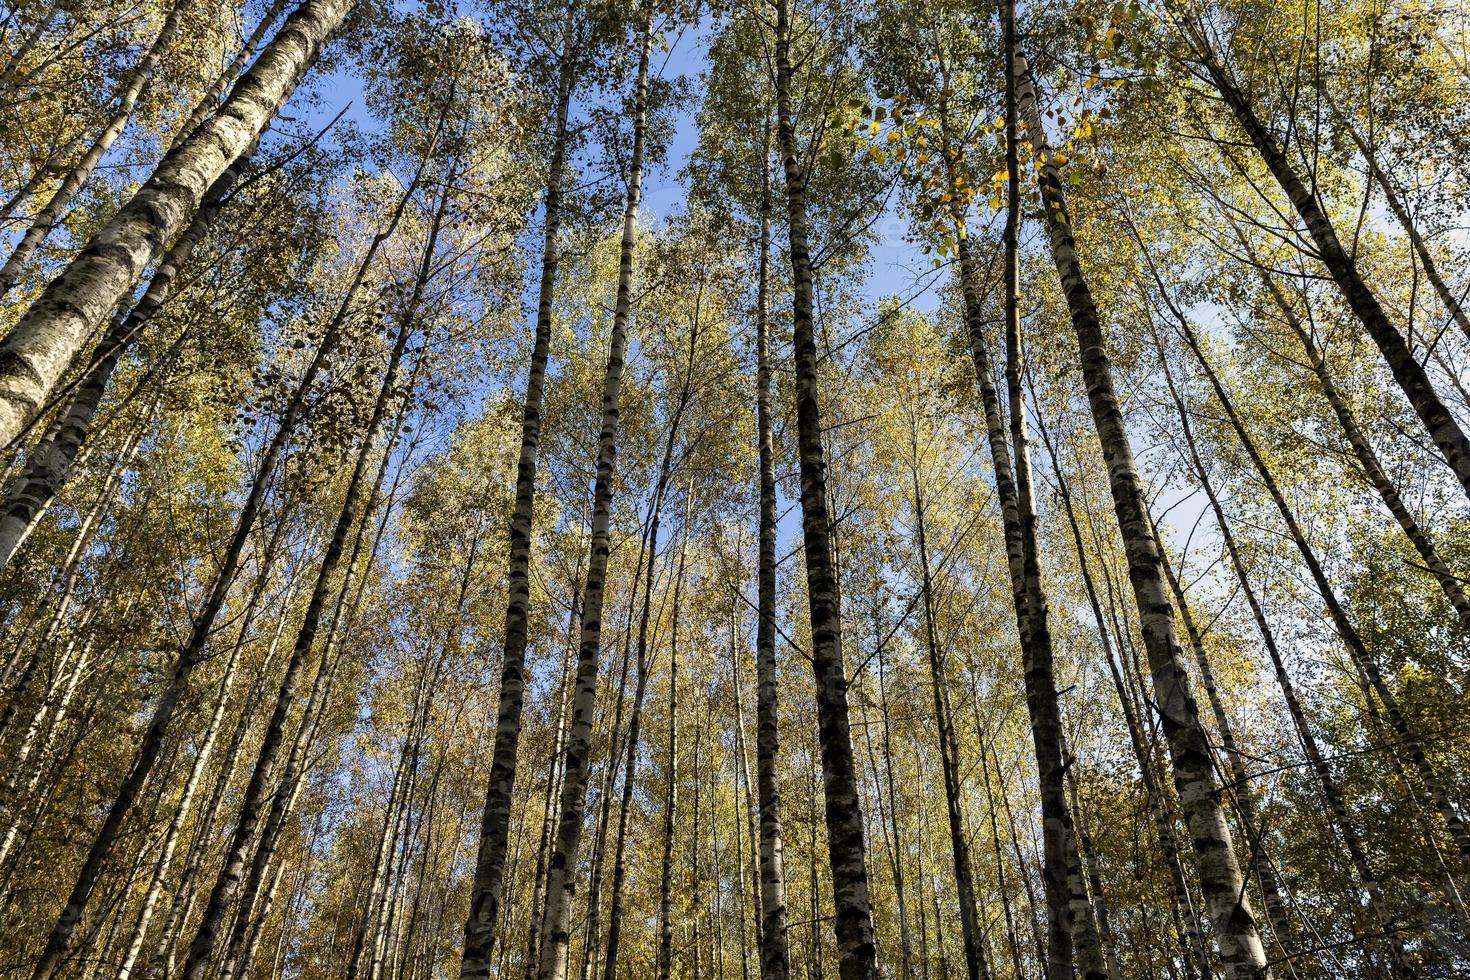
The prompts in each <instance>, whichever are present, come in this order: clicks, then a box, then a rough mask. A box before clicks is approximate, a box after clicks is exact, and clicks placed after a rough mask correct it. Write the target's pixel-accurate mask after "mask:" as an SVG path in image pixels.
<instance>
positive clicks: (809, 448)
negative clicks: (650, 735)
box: [775, 0, 879, 980]
mask: <svg viewBox="0 0 1470 980" xmlns="http://www.w3.org/2000/svg"><path fill="white" fill-rule="evenodd" d="M791 33H792V24H791V0H777V3H776V52H775V54H776V104H777V127H776V130H777V143H778V148H779V151H780V154H781V160H782V167H783V170H784V173H785V178H786V210H787V228H788V231H789V237H790V255H791V273H792V291H793V298H792V344H793V347H794V348H795V366H796V415H797V444H798V447H799V454H800V472H801V511H802V538H803V545H804V551H805V556H806V576H807V600H808V604H809V606H810V612H811V635H812V640H811V644H812V671H813V674H814V675H815V680H816V694H817V730H818V735H819V740H820V744H821V752H822V772H823V794H824V800H825V804H826V824H827V848H828V852H829V857H830V859H831V866H832V893H833V895H832V897H833V902H834V904H835V906H836V916H835V921H834V927H835V930H836V933H837V950H838V963H839V966H838V970H839V973H840V975H841V977H842V980H874V978H877V977H878V975H879V971H878V941H877V935H876V934H875V932H874V930H873V916H872V911H871V909H870V907H869V900H868V867H867V856H866V853H865V847H864V841H863V818H862V809H861V801H860V800H859V799H858V794H857V772H856V768H855V766H854V764H853V755H852V733H851V731H850V727H849V721H848V707H847V677H846V669H845V667H844V665H843V662H842V645H841V632H840V631H841V621H840V610H839V608H838V604H837V580H836V576H835V574H834V571H833V566H832V540H831V521H830V518H829V516H828V512H827V474H826V467H827V463H826V455H825V451H824V449H823V446H822V419H821V409H820V403H819V393H818V377H817V345H816V336H815V331H814V325H813V321H812V312H813V300H812V263H811V252H810V248H809V246H808V244H807V236H808V224H809V221H808V217H807V201H806V174H805V173H804V172H803V171H802V169H801V163H800V158H799V153H798V148H797V141H796V128H795V120H794V117H793V112H794V109H793V96H792V86H793V84H794V82H793V78H794V70H793V68H792V61H791Z"/></svg>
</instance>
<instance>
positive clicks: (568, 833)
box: [537, 0, 653, 980]
mask: <svg viewBox="0 0 1470 980" xmlns="http://www.w3.org/2000/svg"><path fill="white" fill-rule="evenodd" d="M639 19H640V25H639V32H640V36H639V55H638V72H637V77H636V81H635V84H634V95H633V147H632V156H631V159H630V162H629V171H628V194H627V200H626V204H625V207H624V211H623V233H622V241H621V244H620V246H619V257H618V286H617V296H616V299H615V300H614V310H613V323H612V330H611V335H610V337H609V338H608V356H607V371H606V373H605V375H604V377H603V387H602V431H601V433H600V435H599V436H598V449H597V476H596V481H595V484H594V489H593V504H592V542H591V552H590V556H589V558H588V562H587V579H586V584H585V586H584V587H583V599H582V639H581V648H580V649H579V651H578V653H577V687H576V692H577V693H576V696H575V698H574V700H573V702H572V726H571V730H570V733H569V736H568V738H567V747H566V762H565V766H566V775H565V776H564V777H563V785H562V791H561V814H560V816H559V819H558V824H557V831H556V849H555V850H554V851H553V852H552V855H551V866H550V869H549V870H548V872H547V885H546V915H545V919H544V921H543V923H542V926H541V950H540V958H541V962H540V965H539V967H538V969H537V976H538V977H539V978H540V980H564V978H565V977H566V969H567V947H568V945H569V943H570V941H571V917H572V897H573V895H574V894H575V892H576V888H577V851H578V850H579V847H580V844H581V840H582V816H583V812H584V810H585V808H586V800H587V770H588V764H589V761H590V758H589V757H590V755H591V750H592V714H593V711H594V710H595V708H596V704H597V673H598V671H597V667H598V660H599V659H600V654H601V651H602V607H603V594H604V590H605V588H606V585H607V563H608V554H609V552H610V550H611V542H610V537H609V526H610V524H611V521H612V500H613V474H614V469H615V466H616V462H617V449H618V419H619V414H620V404H621V393H622V380H623V366H624V360H625V358H626V357H627V347H628V318H629V316H630V314H631V310H632V301H633V259H634V255H633V253H634V249H635V247H636V243H637V226H638V205H639V200H640V196H641V191H642V184H643V152H644V141H645V139H646V135H647V127H648V63H649V59H650V56H651V55H652V49H653V8H652V3H651V0H646V3H645V6H644V9H643V12H642V13H641V15H640V18H639Z"/></svg>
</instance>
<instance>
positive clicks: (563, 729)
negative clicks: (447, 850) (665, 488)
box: [523, 555, 582, 980]
mask: <svg viewBox="0 0 1470 980" xmlns="http://www.w3.org/2000/svg"><path fill="white" fill-rule="evenodd" d="M581 588H582V557H581V555H578V556H577V567H576V569H574V570H573V572H572V576H571V589H572V601H571V603H570V604H569V611H568V613H567V650H566V654H565V656H563V657H562V666H561V696H560V698H559V700H558V703H557V708H556V735H555V737H554V739H553V742H552V753H551V768H550V769H549V770H548V771H547V774H546V795H545V799H544V800H543V802H542V807H541V813H542V818H541V842H540V846H539V847H538V848H537V850H536V872H535V878H534V882H533V887H532V889H531V923H530V928H529V929H527V930H526V932H527V940H526V959H525V963H524V964H523V966H524V969H523V973H524V975H525V980H535V977H536V957H537V951H538V950H539V949H540V948H541V946H540V943H541V916H542V913H543V912H544V910H545V896H546V893H545V888H546V864H547V860H548V858H549V856H550V851H551V844H552V834H553V832H554V831H555V829H556V815H557V810H556V803H557V797H558V796H559V795H560V794H559V790H560V789H561V761H562V753H563V752H564V751H565V748H566V738H567V712H568V710H569V709H570V705H571V693H572V662H573V659H574V658H575V656H576V653H577V623H578V622H579V620H580V618H581V595H582V592H581Z"/></svg>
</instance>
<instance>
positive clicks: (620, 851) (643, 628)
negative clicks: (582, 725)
mask: <svg viewBox="0 0 1470 980" xmlns="http://www.w3.org/2000/svg"><path fill="white" fill-rule="evenodd" d="M694 324H695V325H694V327H693V329H692V330H691V332H690V336H689V363H688V365H687V368H688V370H687V371H686V373H685V376H684V384H683V387H682V389H681V391H680V393H679V401H678V405H677V407H676V408H675V410H674V414H673V418H671V419H670V420H669V423H668V435H667V438H666V440H665V442H664V454H663V461H662V462H661V463H660V464H659V475H658V483H657V485H656V486H655V487H654V491H653V512H652V514H651V515H650V517H649V525H648V573H647V581H646V582H645V583H644V586H643V610H642V612H641V613H640V614H639V617H638V660H637V674H636V677H637V682H636V684H635V685H634V689H633V706H632V711H631V713H630V714H629V716H628V737H627V739H626V742H627V744H626V745H625V746H624V748H623V756H622V762H623V792H622V798H621V799H620V800H619V803H618V827H617V836H616V838H615V839H614V844H613V876H612V895H611V898H610V901H609V904H608V915H607V941H606V945H605V949H604V955H605V957H606V959H605V961H604V964H603V974H602V977H603V980H617V975H618V946H619V944H620V943H621V941H622V934H623V885H624V883H625V880H626V878H627V873H628V872H627V865H626V863H625V857H626V851H627V831H628V811H629V810H630V809H631V808H632V805H633V787H634V779H635V777H636V775H637V764H638V744H639V740H640V738H641V734H642V725H643V700H644V697H645V695H646V694H647V693H648V625H649V620H650V619H651V617H652V612H653V586H654V582H655V581H656V577H655V575H654V567H653V566H654V562H655V561H656V560H657V559H658V532H659V523H660V518H661V515H662V512H663V504H664V500H665V499H666V496H667V493H668V487H669V477H670V475H671V474H672V472H673V462H674V447H675V445H676V443H677V440H678V434H679V423H680V421H681V420H682V419H683V417H684V409H685V407H686V406H687V405H688V404H689V393H690V389H689V384H690V372H692V371H693V367H694V354H695V349H696V341H697V340H698V336H699V334H698V330H699V326H698V319H697V318H696V320H695V321H694ZM692 489H693V488H692V487H691V491H692ZM691 501H692V493H689V494H686V495H685V498H684V525H683V529H682V535H683V536H682V542H681V544H680V546H679V572H678V573H679V574H682V573H683V569H684V557H685V553H686V551H687V549H688V547H689V513H690V511H689V508H690V504H691ZM681 585H682V581H680V582H676V583H675V586H674V588H675V592H676V599H675V602H677V601H678V598H677V592H678V591H679V588H680V586H681ZM608 786H609V788H611V786H612V781H611V780H609V782H608Z"/></svg>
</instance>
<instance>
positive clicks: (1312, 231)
mask: <svg viewBox="0 0 1470 980" xmlns="http://www.w3.org/2000/svg"><path fill="white" fill-rule="evenodd" d="M1185 32H1186V34H1187V38H1188V40H1189V42H1190V44H1191V45H1192V46H1193V47H1194V48H1195V52H1196V57H1197V59H1198V61H1199V63H1200V65H1201V66H1202V67H1203V68H1204V69H1205V72H1206V73H1207V74H1208V75H1209V77H1210V80H1211V82H1212V83H1213V84H1214V86H1215V89H1216V91H1218V92H1219V93H1220V98H1221V99H1222V100H1223V101H1224V102H1225V105H1226V106H1227V107H1228V108H1229V109H1230V112H1231V113H1232V114H1233V115H1234V116H1235V120H1236V122H1238V123H1239V124H1240V127H1241V129H1243V130H1244V131H1245V135H1246V137H1247V138H1248V139H1249V140H1250V142H1251V145H1252V146H1254V147H1255V148H1256V152H1257V153H1259V154H1260V155H1261V159H1262V160H1264V161H1265V163H1266V167H1267V169H1269V170H1270V171H1271V176H1272V177H1273V178H1275V180H1276V182H1277V184H1279V185H1280V186H1281V190H1282V192H1283V193H1285V194H1286V196H1287V198H1288V199H1289V200H1290V201H1291V203H1292V206H1293V207H1294V208H1295V209H1296V213H1297V216H1298V217H1300V218H1301V220H1302V223H1303V224H1304V225H1305V226H1306V229H1307V234H1308V235H1310V236H1311V239H1312V244H1313V245H1314V246H1315V247H1316V249H1317V254H1318V256H1319V257H1320V258H1321V259H1322V263H1323V264H1324V265H1325V266H1326V267H1327V271H1328V273H1329V275H1331V277H1332V281H1333V282H1334V283H1336V284H1337V287H1338V289H1339V290H1340V291H1341V293H1342V298H1343V302H1344V303H1346V304H1347V307H1348V309H1350V310H1352V312H1353V315H1354V316H1356V317H1357V318H1358V320H1359V322H1361V323H1362V325H1363V329H1364V330H1366V331H1367V333H1368V336H1369V337H1371V338H1372V339H1373V343H1374V344H1376V345H1377V346H1378V350H1379V351H1380V352H1381V353H1382V354H1383V359H1384V360H1385V361H1386V362H1387V364H1388V368H1389V371H1390V372H1391V373H1392V374H1393V378H1394V380H1395V381H1396V382H1398V385H1399V387H1400V388H1402V389H1403V392H1404V396H1405V397H1407V398H1408V400H1409V404H1410V405H1412V406H1413V408H1414V412H1415V413H1416V414H1417V415H1418V416H1419V420H1420V421H1421V422H1423V423H1424V428H1425V429H1426V430H1427V431H1428V433H1429V438H1430V440H1431V441H1432V442H1433V443H1434V445H1435V446H1437V447H1438V448H1439V451H1440V452H1441V453H1443V454H1444V457H1445V460H1446V461H1448V463H1449V465H1450V469H1451V470H1452V471H1453V472H1454V474H1455V476H1456V477H1457V478H1458V479H1459V481H1460V485H1461V486H1462V487H1464V488H1465V493H1466V494H1467V495H1470V439H1467V438H1466V436H1465V433H1464V431H1463V430H1462V429H1461V428H1460V424H1459V423H1458V422H1457V421H1455V417H1454V416H1453V415H1451V414H1450V412H1449V410H1448V409H1447V408H1445V406H1444V402H1442V401H1441V400H1440V398H1439V395H1438V394H1437V393H1436V392H1435V390H1434V386H1433V384H1432V383H1431V382H1430V380H1429V375H1428V374H1427V373H1426V372H1425V370H1424V367H1423V365H1421V364H1420V363H1419V360H1418V358H1416V357H1415V356H1414V352H1413V351H1412V350H1410V348H1409V345H1408V342H1407V341H1405V340H1404V336H1403V334H1402V333H1400V332H1399V329H1398V327H1396V326H1394V324H1393V323H1392V322H1390V321H1389V319H1388V314H1387V313H1385V312H1384V310H1383V306H1382V305H1381V304H1380V303H1379V301H1378V297H1377V296H1376V295H1374V293H1373V289H1372V287H1370V286H1369V285H1368V283H1367V281H1366V280H1364V279H1363V276H1362V273H1361V272H1360V271H1359V269H1358V265H1357V262H1356V260H1354V259H1353V257H1352V256H1350V255H1349V254H1348V253H1347V250H1346V249H1345V248H1343V246H1342V242H1341V241H1339V240H1338V237H1337V229H1336V228H1334V227H1333V225H1332V220H1331V219H1330V218H1328V217H1327V213H1326V212H1325V211H1324V210H1323V209H1322V205H1321V203H1320V202H1319V201H1318V199H1317V196H1316V194H1314V193H1313V192H1312V190H1310V189H1309V188H1308V187H1307V185H1306V184H1304V183H1303V182H1302V179H1301V177H1300V176H1299V175H1298V174H1297V172H1296V170H1295V169H1294V168H1293V167H1292V165H1291V161H1290V160H1289V159H1287V156H1286V151H1285V150H1284V149H1282V147H1281V145H1280V144H1279V143H1278V142H1277V141H1276V138H1275V137H1274V136H1272V135H1271V133H1270V132H1269V131H1268V130H1267V129H1266V125H1265V123H1264V122H1262V121H1261V119H1260V117H1259V116H1257V115H1256V111H1255V108H1254V107H1253V106H1252V105H1251V103H1250V100H1249V99H1248V97H1247V96H1246V94H1245V93H1244V92H1243V91H1242V90H1241V89H1240V87H1239V86H1238V85H1237V84H1236V82H1235V80H1234V79H1233V78H1232V77H1231V75H1230V73H1229V72H1228V71H1227V70H1226V68H1225V66H1224V65H1222V64H1221V63H1220V59H1219V57H1218V55H1217V54H1216V52H1215V50H1214V49H1213V47H1212V46H1211V44H1210V42H1209V40H1208V39H1207V38H1206V36H1205V34H1204V30H1203V28H1202V27H1200V26H1199V25H1198V24H1189V25H1188V26H1186V27H1185Z"/></svg>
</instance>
